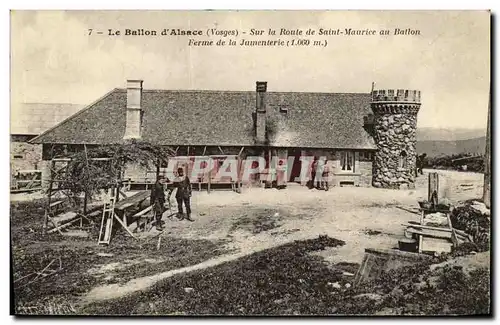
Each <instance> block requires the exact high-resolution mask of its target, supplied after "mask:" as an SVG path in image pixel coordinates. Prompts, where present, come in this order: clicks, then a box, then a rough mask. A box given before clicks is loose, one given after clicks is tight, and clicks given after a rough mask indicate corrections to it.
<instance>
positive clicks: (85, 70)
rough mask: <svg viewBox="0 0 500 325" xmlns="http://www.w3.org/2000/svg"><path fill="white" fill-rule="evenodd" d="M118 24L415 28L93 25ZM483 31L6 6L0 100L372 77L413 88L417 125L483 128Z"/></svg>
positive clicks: (351, 82)
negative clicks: (251, 42)
mask: <svg viewBox="0 0 500 325" xmlns="http://www.w3.org/2000/svg"><path fill="white" fill-rule="evenodd" d="M125 28H130V29H137V28H143V29H150V30H162V29H163V28H183V29H202V30H206V29H207V28H218V29H232V30H234V29H238V30H239V31H240V33H241V32H242V31H247V32H248V31H249V30H250V28H256V29H268V28H275V29H280V28H290V29H296V28H300V29H307V28H313V29H319V28H331V29H337V28H340V29H344V28H353V29H365V28H370V29H377V30H379V29H389V30H391V31H392V30H394V28H401V29H406V28H412V29H418V30H420V36H417V37H408V36H386V37H381V36H372V37H366V36H329V37H316V38H318V39H327V40H328V43H329V44H328V46H327V47H325V48H320V47H318V48H316V47H307V48H271V47H270V48H248V47H247V48H241V47H188V46H187V40H188V39H187V38H186V37H175V36H171V37H133V36H128V37H126V36H113V37H110V36H107V35H105V34H106V33H105V34H104V35H97V34H96V33H95V31H97V30H101V31H107V30H108V29H114V30H122V31H123V30H124V29H125ZM89 29H93V30H94V33H93V35H90V36H89V35H88V30H89ZM489 31H490V16H489V13H488V12H485V11H483V12H465V11H455V12H369V11H362V12H354V11H350V12H346V11H344V12H336V11H316V12H292V11H289V12H272V11H269V12H242V11H240V12H214V11H199V12H148V11H136V12H133V11H122V12H113V11H107V12H97V11H96V12H89V11H87V12H85V11H75V12H62V11H60V12H53V11H44V12H35V11H31V12H20V11H14V12H13V13H12V15H11V33H12V34H11V51H12V52H11V83H12V87H11V94H12V95H11V96H12V98H11V100H12V102H15V103H17V102H45V103H51V102H52V103H76V104H88V103H91V102H92V101H94V100H96V99H97V98H99V97H100V96H102V95H104V94H105V93H107V92H108V91H109V90H111V89H113V88H116V87H124V86H125V81H126V79H128V78H133V79H143V80H144V87H145V88H152V89H213V90H219V89H221V90H222V89H223V90H254V87H255V81H257V80H266V81H268V90H269V91H311V92H369V91H370V89H371V83H372V82H376V88H385V87H387V88H410V89H419V90H421V91H422V99H423V105H422V109H421V111H420V113H419V126H420V127H441V128H454V127H464V128H484V127H485V126H486V120H487V106H488V91H489V80H490V36H489ZM122 33H123V32H122ZM241 38H248V37H245V36H242V35H241V34H240V36H239V37H238V38H237V40H240V39H241ZM266 38H273V37H266ZM274 38H278V36H276V37H274ZM203 39H207V37H203ZM254 39H256V38H254ZM282 39H285V40H286V39H290V38H286V37H282ZM12 113H13V115H14V116H15V112H12Z"/></svg>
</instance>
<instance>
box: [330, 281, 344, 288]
mask: <svg viewBox="0 0 500 325" xmlns="http://www.w3.org/2000/svg"><path fill="white" fill-rule="evenodd" d="M328 285H329V286H330V287H332V288H335V289H340V288H342V286H341V285H340V284H339V283H338V282H333V283H332V282H328Z"/></svg>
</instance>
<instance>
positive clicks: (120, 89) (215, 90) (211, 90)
mask: <svg viewBox="0 0 500 325" xmlns="http://www.w3.org/2000/svg"><path fill="white" fill-rule="evenodd" d="M115 90H117V91H120V92H124V91H127V88H115ZM142 91H143V92H185V93H240V94H241V93H245V94H246V93H255V91H253V90H217V89H154V88H151V89H143V90H142ZM267 93H268V94H319V95H366V96H371V94H370V93H363V92H326V91H324V92H321V91H267Z"/></svg>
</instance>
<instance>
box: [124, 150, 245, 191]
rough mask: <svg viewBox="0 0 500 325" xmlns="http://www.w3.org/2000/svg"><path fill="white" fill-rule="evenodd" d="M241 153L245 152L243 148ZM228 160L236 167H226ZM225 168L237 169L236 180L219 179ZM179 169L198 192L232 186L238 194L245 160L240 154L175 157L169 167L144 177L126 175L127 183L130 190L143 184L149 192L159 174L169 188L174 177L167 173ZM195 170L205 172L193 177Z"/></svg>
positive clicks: (170, 161) (146, 173)
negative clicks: (209, 163)
mask: <svg viewBox="0 0 500 325" xmlns="http://www.w3.org/2000/svg"><path fill="white" fill-rule="evenodd" d="M221 151H222V149H221ZM241 151H243V148H242V150H241ZM241 151H240V153H241ZM228 159H232V160H233V161H234V162H235V163H236V166H234V165H232V164H229V165H227V164H226V165H225V163H226V161H227V160H228ZM210 160H211V161H212V162H213V166H211V168H208V170H205V169H207V168H206V166H207V165H206V164H208V162H209V161H210ZM195 163H199V164H200V165H201V166H195ZM224 166H225V167H230V168H234V167H236V173H235V175H236V179H233V178H231V177H230V176H222V177H218V176H219V171H221V168H223V167H224ZM178 168H183V169H184V173H185V175H187V176H188V177H189V179H190V182H191V185H192V186H193V188H194V189H195V188H197V189H198V191H201V189H202V187H206V189H207V191H208V192H209V193H210V191H211V190H212V188H213V185H230V186H231V189H232V190H233V191H236V192H238V193H239V192H241V187H242V181H241V177H242V173H243V160H242V159H241V156H240V154H238V155H226V154H223V153H221V154H217V155H201V156H174V157H171V158H169V166H168V167H160V168H158V169H157V170H156V171H145V173H144V176H140V175H138V174H137V173H136V174H135V175H126V176H125V178H126V179H125V183H126V184H127V187H128V188H130V187H131V186H132V185H133V184H141V185H143V186H145V189H146V190H147V189H148V188H149V187H151V186H152V185H153V184H154V182H155V181H156V175H157V174H158V175H163V176H165V177H166V178H167V180H168V181H167V186H169V185H172V184H173V183H172V179H170V178H171V177H172V175H169V173H168V172H167V171H170V173H173V174H176V173H177V169H178ZM194 168H196V170H203V172H200V173H197V175H195V177H193V169H194ZM169 176H170V177H169Z"/></svg>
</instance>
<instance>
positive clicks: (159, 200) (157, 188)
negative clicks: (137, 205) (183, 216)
mask: <svg viewBox="0 0 500 325" xmlns="http://www.w3.org/2000/svg"><path fill="white" fill-rule="evenodd" d="M150 200H151V204H152V205H153V209H154V211H155V212H159V213H163V210H164V207H165V188H164V187H163V184H162V183H160V182H158V181H157V182H156V183H155V185H154V186H153V188H152V189H151V197H150Z"/></svg>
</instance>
